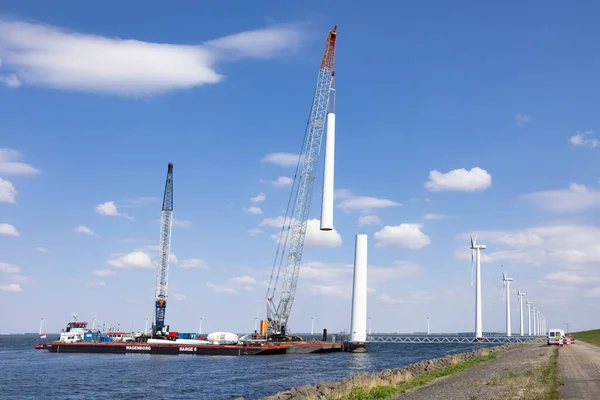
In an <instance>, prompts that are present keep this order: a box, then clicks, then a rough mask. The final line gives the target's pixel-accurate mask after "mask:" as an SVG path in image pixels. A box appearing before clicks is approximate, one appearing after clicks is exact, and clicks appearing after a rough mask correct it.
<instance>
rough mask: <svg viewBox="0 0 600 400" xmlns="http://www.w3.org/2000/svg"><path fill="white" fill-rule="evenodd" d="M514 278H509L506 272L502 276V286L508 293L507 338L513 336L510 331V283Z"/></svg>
mask: <svg viewBox="0 0 600 400" xmlns="http://www.w3.org/2000/svg"><path fill="white" fill-rule="evenodd" d="M512 280H513V278H509V277H508V276H507V275H506V272H505V273H503V274H502V286H504V290H505V291H506V336H510V335H511V329H510V281H512Z"/></svg>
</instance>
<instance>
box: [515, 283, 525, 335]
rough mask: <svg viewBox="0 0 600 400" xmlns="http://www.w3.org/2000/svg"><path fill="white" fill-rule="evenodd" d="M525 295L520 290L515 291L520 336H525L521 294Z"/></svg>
mask: <svg viewBox="0 0 600 400" xmlns="http://www.w3.org/2000/svg"><path fill="white" fill-rule="evenodd" d="M524 295H525V293H523V292H521V290H519V292H518V293H517V296H519V317H520V320H521V321H520V322H521V323H520V324H519V328H520V329H519V330H520V333H521V336H525V326H524V325H523V296H524Z"/></svg>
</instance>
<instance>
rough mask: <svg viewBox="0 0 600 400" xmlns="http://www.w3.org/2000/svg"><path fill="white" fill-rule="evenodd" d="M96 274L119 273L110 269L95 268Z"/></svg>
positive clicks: (108, 274) (94, 272)
mask: <svg viewBox="0 0 600 400" xmlns="http://www.w3.org/2000/svg"><path fill="white" fill-rule="evenodd" d="M92 274H94V275H95V276H115V275H116V274H117V273H116V272H115V271H112V270H110V269H95V270H93V271H92Z"/></svg>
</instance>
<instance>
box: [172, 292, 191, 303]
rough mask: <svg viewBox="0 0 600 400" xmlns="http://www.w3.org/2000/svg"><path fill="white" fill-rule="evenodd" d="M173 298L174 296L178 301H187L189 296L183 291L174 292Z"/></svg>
mask: <svg viewBox="0 0 600 400" xmlns="http://www.w3.org/2000/svg"><path fill="white" fill-rule="evenodd" d="M171 297H172V298H174V299H175V300H177V301H185V300H187V296H186V295H185V294H183V293H174V294H172V295H171Z"/></svg>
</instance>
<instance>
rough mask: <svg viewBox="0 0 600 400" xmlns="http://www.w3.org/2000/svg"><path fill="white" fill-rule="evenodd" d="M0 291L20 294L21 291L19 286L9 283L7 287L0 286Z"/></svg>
mask: <svg viewBox="0 0 600 400" xmlns="http://www.w3.org/2000/svg"><path fill="white" fill-rule="evenodd" d="M0 290H2V291H5V292H22V291H23V289H22V288H21V285H19V284H17V283H11V284H9V285H0Z"/></svg>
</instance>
